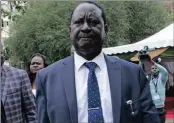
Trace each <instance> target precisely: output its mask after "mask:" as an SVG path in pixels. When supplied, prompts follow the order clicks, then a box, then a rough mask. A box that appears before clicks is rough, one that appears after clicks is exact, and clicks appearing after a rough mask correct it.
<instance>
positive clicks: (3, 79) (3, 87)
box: [1, 65, 10, 105]
mask: <svg viewBox="0 0 174 123" xmlns="http://www.w3.org/2000/svg"><path fill="white" fill-rule="evenodd" d="M9 70H10V69H9V68H8V67H7V66H5V65H3V67H2V71H1V72H2V73H1V100H2V103H3V105H4V103H5V100H6V95H7V91H8V88H9V87H8V85H9V83H8V81H7V79H8V78H7V77H8V72H9Z"/></svg>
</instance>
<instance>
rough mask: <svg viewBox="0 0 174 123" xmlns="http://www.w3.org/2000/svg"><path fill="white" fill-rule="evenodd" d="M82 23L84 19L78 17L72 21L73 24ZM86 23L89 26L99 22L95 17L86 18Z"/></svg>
mask: <svg viewBox="0 0 174 123" xmlns="http://www.w3.org/2000/svg"><path fill="white" fill-rule="evenodd" d="M83 23H84V19H79V20H76V21H74V24H83ZM87 23H88V24H89V25H91V26H96V25H97V24H99V23H100V22H99V20H97V19H88V20H87Z"/></svg>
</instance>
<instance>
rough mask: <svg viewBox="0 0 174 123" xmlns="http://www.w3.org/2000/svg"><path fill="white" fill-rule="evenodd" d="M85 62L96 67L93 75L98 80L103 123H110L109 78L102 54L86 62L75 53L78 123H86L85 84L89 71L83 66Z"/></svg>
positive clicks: (111, 116)
mask: <svg viewBox="0 0 174 123" xmlns="http://www.w3.org/2000/svg"><path fill="white" fill-rule="evenodd" d="M85 62H95V63H96V64H97V67H96V69H95V74H96V77H97V80H98V86H99V91H100V99H101V106H102V110H103V117H104V122H105V123H112V122H113V114H112V103H111V93H110V84H109V77H108V71H107V66H106V61H105V58H104V54H103V53H100V54H99V55H98V56H97V57H95V58H94V59H93V60H91V61H87V60H86V59H84V58H83V57H81V56H79V55H78V54H77V53H76V52H74V63H75V84H76V96H77V108H78V122H79V123H87V122H88V94H87V89H88V88H87V82H88V73H89V70H88V68H86V67H85V66H84V63H85Z"/></svg>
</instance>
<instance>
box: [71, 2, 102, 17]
mask: <svg viewBox="0 0 174 123" xmlns="http://www.w3.org/2000/svg"><path fill="white" fill-rule="evenodd" d="M84 12H94V13H99V14H100V15H101V13H102V11H101V9H100V8H98V7H97V6H96V5H94V4H91V3H81V4H79V5H78V6H77V7H76V8H75V10H74V12H73V16H74V15H79V14H80V13H84Z"/></svg>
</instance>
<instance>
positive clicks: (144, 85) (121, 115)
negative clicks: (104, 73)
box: [36, 56, 160, 123]
mask: <svg viewBox="0 0 174 123" xmlns="http://www.w3.org/2000/svg"><path fill="white" fill-rule="evenodd" d="M105 59H106V64H107V69H108V75H109V82H110V90H111V100H112V108H113V121H114V123H160V121H159V117H158V114H157V112H156V109H155V106H154V104H153V101H152V98H151V94H150V89H149V82H148V81H147V79H146V76H145V75H144V73H143V72H142V70H141V68H140V66H139V65H136V64H133V63H130V62H127V61H124V60H121V59H119V58H114V57H111V56H105ZM74 74H75V73H74V57H73V56H70V57H68V58H66V59H63V60H61V61H58V62H56V63H54V64H52V65H50V66H49V67H47V68H45V69H43V70H41V71H40V72H39V73H38V74H37V77H36V88H37V92H36V93H37V94H36V103H37V108H38V118H39V123H77V122H78V110H77V99H76V89H75V75H74ZM78 93H79V92H78ZM128 100H132V101H133V110H134V112H135V113H134V114H131V109H130V105H127V104H126V102H127V101H128Z"/></svg>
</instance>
